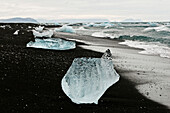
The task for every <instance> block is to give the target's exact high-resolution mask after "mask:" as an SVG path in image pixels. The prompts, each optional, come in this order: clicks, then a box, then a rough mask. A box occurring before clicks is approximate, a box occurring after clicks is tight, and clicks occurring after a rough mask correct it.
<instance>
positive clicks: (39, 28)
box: [35, 26, 44, 32]
mask: <svg viewBox="0 0 170 113" xmlns="http://www.w3.org/2000/svg"><path fill="white" fill-rule="evenodd" d="M43 29H44V26H39V27H36V28H35V30H36V31H38V32H42V31H43Z"/></svg>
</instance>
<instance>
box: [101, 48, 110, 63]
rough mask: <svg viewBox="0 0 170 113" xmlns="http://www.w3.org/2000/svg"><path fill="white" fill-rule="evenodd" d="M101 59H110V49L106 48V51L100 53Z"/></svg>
mask: <svg viewBox="0 0 170 113" xmlns="http://www.w3.org/2000/svg"><path fill="white" fill-rule="evenodd" d="M102 58H103V59H108V60H112V54H111V52H110V49H107V50H106V52H105V53H104V54H103V55H102Z"/></svg>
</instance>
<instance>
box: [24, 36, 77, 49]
mask: <svg viewBox="0 0 170 113" xmlns="http://www.w3.org/2000/svg"><path fill="white" fill-rule="evenodd" d="M27 47H33V48H42V49H51V50H69V49H74V48H76V43H75V42H72V41H66V40H62V39H60V38H49V39H35V42H33V41H30V42H29V43H28V44H27Z"/></svg>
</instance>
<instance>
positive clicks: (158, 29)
mask: <svg viewBox="0 0 170 113" xmlns="http://www.w3.org/2000/svg"><path fill="white" fill-rule="evenodd" d="M143 31H144V32H150V31H157V32H161V31H166V32H170V28H168V27H166V26H164V25H161V26H159V27H148V28H145V29H144V30H143Z"/></svg>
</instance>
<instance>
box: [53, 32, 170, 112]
mask: <svg viewBox="0 0 170 113" xmlns="http://www.w3.org/2000/svg"><path fill="white" fill-rule="evenodd" d="M61 34H62V36H63V38H66V39H69V38H71V39H72V38H73V39H75V40H78V41H79V40H81V41H82V40H83V41H84V43H87V44H89V45H83V46H80V47H83V48H85V49H89V50H93V51H96V52H102V53H103V52H105V50H106V49H110V50H111V52H112V54H113V62H114V64H115V67H116V68H117V69H118V70H124V71H131V73H122V72H120V74H122V76H123V77H125V78H127V79H128V80H130V81H131V82H132V83H134V84H135V87H136V89H137V90H138V91H139V92H140V93H141V94H142V95H144V96H145V97H146V98H148V99H151V100H153V101H156V102H159V103H161V104H163V105H166V106H167V107H169V109H170V96H169V93H170V91H169V90H168V89H169V88H170V83H169V80H170V77H169V73H170V70H169V69H168V67H170V60H169V59H168V58H162V57H160V56H154V55H146V54H139V52H140V51H141V50H143V49H138V48H133V47H129V46H127V45H120V44H119V42H121V41H119V40H112V39H103V38H96V37H91V36H79V35H77V34H70V36H69V34H67V33H61ZM56 35H57V36H58V34H56ZM59 35H60V33H59ZM84 37H86V38H84ZM90 38H93V39H92V41H91V42H90V41H89V40H90Z"/></svg>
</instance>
